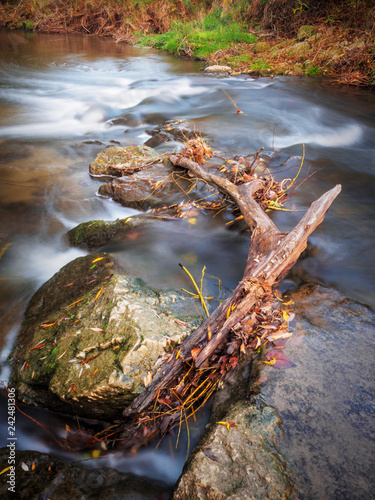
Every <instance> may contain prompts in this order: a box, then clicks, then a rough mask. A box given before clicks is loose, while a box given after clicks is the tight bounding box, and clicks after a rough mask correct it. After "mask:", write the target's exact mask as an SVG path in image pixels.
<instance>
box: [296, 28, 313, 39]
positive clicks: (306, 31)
mask: <svg viewBox="0 0 375 500" xmlns="http://www.w3.org/2000/svg"><path fill="white" fill-rule="evenodd" d="M315 34H316V27H315V26H310V25H304V26H301V27H300V29H299V30H298V33H297V40H299V41H300V42H301V41H302V40H306V38H310V37H311V36H313V35H315Z"/></svg>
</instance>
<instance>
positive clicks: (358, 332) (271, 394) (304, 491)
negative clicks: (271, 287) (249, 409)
mask: <svg viewBox="0 0 375 500" xmlns="http://www.w3.org/2000/svg"><path fill="white" fill-rule="evenodd" d="M290 298H291V299H293V300H294V303H295V304H294V312H295V315H296V318H295V325H293V330H294V335H293V337H292V338H291V341H290V342H289V344H288V347H287V348H286V349H285V351H284V352H285V354H286V355H287V356H288V358H290V359H291V360H293V361H294V362H295V363H296V365H297V366H296V367H294V368H292V369H288V370H277V369H276V370H275V369H274V368H273V367H272V366H266V365H264V369H263V371H262V377H261V380H262V382H261V395H262V398H263V399H264V400H266V401H267V402H268V403H269V404H270V405H272V406H275V407H276V408H277V409H278V410H279V411H280V413H281V414H282V415H283V419H284V430H285V433H286V438H285V440H283V441H282V442H281V443H280V450H281V452H284V453H285V454H287V455H288V461H289V463H290V465H291V466H292V467H293V468H294V469H295V471H296V475H297V480H298V483H299V485H300V495H301V498H351V499H352V498H353V499H354V498H356V499H362V498H370V497H371V496H372V495H373V485H374V467H373V461H374V437H375V424H374V361H373V352H374V350H375V311H374V310H373V309H372V308H369V307H367V306H365V305H363V304H360V303H358V302H356V301H354V300H351V299H349V298H347V297H345V295H343V294H342V293H340V292H339V291H337V290H335V289H333V288H327V287H323V286H321V285H315V284H307V285H303V286H301V287H300V288H298V289H296V290H295V291H293V292H292V293H290Z"/></svg>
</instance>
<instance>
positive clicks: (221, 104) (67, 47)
mask: <svg viewBox="0 0 375 500" xmlns="http://www.w3.org/2000/svg"><path fill="white" fill-rule="evenodd" d="M0 43H1V47H2V50H1V55H0V169H1V184H0V219H1V224H0V248H4V247H5V245H7V244H10V243H11V246H9V247H8V248H7V249H6V251H5V252H4V255H3V256H2V258H1V261H0V280H1V281H0V287H1V288H0V315H1V319H2V326H3V328H2V337H1V339H0V342H2V343H3V344H4V346H5V348H4V349H3V351H2V354H1V361H2V362H4V360H5V359H6V357H7V355H8V354H9V350H10V348H11V345H12V342H13V341H14V338H15V335H16V333H17V329H18V327H19V324H20V321H21V320H22V313H23V311H24V309H25V307H26V304H27V300H28V299H29V297H30V296H31V294H32V293H33V292H34V291H35V290H36V289H37V288H38V287H39V286H40V285H41V284H42V283H44V282H45V281H46V280H47V279H49V278H50V277H51V276H52V275H53V274H54V273H55V272H57V271H58V270H59V269H60V268H61V267H62V266H63V265H64V264H65V263H67V262H69V261H71V260H72V259H74V258H75V257H77V256H79V255H83V254H84V252H83V251H81V250H77V249H72V248H68V247H67V246H66V245H65V244H64V242H63V236H64V234H65V233H66V232H67V230H69V229H70V228H72V227H74V226H76V225H77V224H78V223H80V222H83V221H87V220H91V219H105V220H114V219H116V218H118V217H127V216H128V215H130V214H132V213H134V211H133V210H131V209H127V208H124V207H121V206H119V205H116V204H115V203H113V202H111V201H109V200H106V199H103V198H100V197H98V196H97V190H98V187H99V183H98V181H96V180H94V179H91V178H90V176H89V174H88V167H89V164H90V162H91V161H92V160H93V159H94V157H95V155H96V153H97V152H99V151H101V150H103V149H104V148H105V147H107V146H109V145H111V144H121V145H122V146H130V145H135V144H139V143H143V142H144V141H145V140H147V138H148V137H149V135H148V134H147V132H146V131H147V130H149V129H150V128H151V129H152V128H153V127H154V126H156V125H157V124H159V123H160V122H162V121H163V120H170V119H173V120H186V122H187V126H188V127H190V128H195V129H196V130H197V131H200V132H201V133H202V134H203V135H204V136H207V137H208V138H210V145H211V146H212V147H213V148H216V149H218V150H220V151H221V154H222V155H223V156H225V157H227V158H230V157H231V156H233V155H236V154H237V155H244V154H248V153H249V152H255V151H257V150H258V149H260V148H261V147H264V148H265V151H268V152H273V153H274V156H273V159H272V160H271V162H270V168H271V169H272V170H274V171H277V172H280V174H278V175H280V176H287V177H293V176H294V175H296V172H297V170H298V167H299V165H300V162H301V155H302V151H303V146H302V145H303V144H305V149H306V157H305V160H304V169H303V173H302V174H301V176H300V178H299V179H298V181H300V180H301V181H302V180H303V179H305V178H307V180H306V181H305V182H304V183H303V184H302V185H301V186H300V187H299V189H298V194H297V195H296V196H295V197H294V198H292V200H291V203H290V205H289V206H291V205H292V204H294V205H295V208H296V209H297V210H303V209H306V208H307V207H308V206H309V205H310V203H311V202H312V201H314V199H316V198H317V197H318V196H319V195H321V194H322V193H323V192H324V191H325V190H327V189H329V188H331V187H333V186H334V185H335V184H336V183H341V184H342V185H343V191H342V193H341V194H340V196H339V197H338V198H337V200H336V201H335V202H334V204H333V205H332V207H331V209H330V211H329V212H328V214H327V216H326V218H325V220H324V223H323V224H322V225H321V226H319V228H318V229H317V230H316V231H315V232H314V233H313V235H312V236H311V238H310V241H311V243H312V244H313V246H314V248H315V252H314V255H313V257H310V258H308V259H305V260H304V261H301V263H299V264H298V265H297V266H296V269H295V270H294V272H293V274H292V276H291V280H289V281H288V282H286V284H285V286H284V287H285V288H287V287H288V286H293V285H294V284H298V283H299V282H300V281H301V280H303V279H308V280H311V281H317V282H321V283H323V284H326V285H333V286H335V287H336V288H337V289H339V290H340V291H342V292H343V293H344V294H345V295H347V296H349V297H351V298H353V299H355V300H358V301H360V302H362V303H365V304H368V305H371V306H374V305H375V287H374V282H375V262H374V252H373V248H374V245H375V241H374V240H375V231H374V212H375V210H374V208H375V204H374V196H373V186H374V185H375V183H374V176H375V155H374V150H375V139H374V137H375V136H374V125H375V95H374V94H371V93H370V92H367V91H365V90H356V89H346V88H340V87H333V86H330V85H328V84H327V83H325V82H322V81H321V80H313V79H311V80H309V79H303V80H301V79H292V78H277V79H274V80H271V79H259V80H253V79H251V78H248V77H236V78H227V77H224V78H217V77H212V76H207V75H204V74H202V72H201V69H202V64H200V63H198V62H194V61H187V60H182V59H177V58H174V57H171V56H168V55H165V54H158V53H155V52H154V51H152V50H148V49H144V48H137V47H126V46H124V45H119V44H115V43H114V42H113V41H110V40H106V39H100V38H91V37H80V36H73V35H69V36H68V35H63V34H62V35H60V34H59V35H57V34H44V35H39V34H38V35H35V34H25V33H21V32H7V31H2V32H0ZM224 91H225V92H224ZM226 93H227V94H228V95H229V96H230V98H231V99H232V100H233V101H234V102H235V103H236V105H237V106H238V107H239V108H240V109H241V110H242V111H243V113H242V114H237V113H236V107H235V106H234V105H233V102H232V101H231V100H230V99H229V98H228V96H227V94H226ZM120 117H121V118H123V120H122V122H121V123H122V124H121V125H120V124H114V122H113V121H114V120H115V119H116V118H120ZM175 146H176V144H170V145H168V144H167V145H163V146H161V147H160V148H159V149H160V150H163V151H165V150H168V149H169V150H171V149H173V148H174V147H175ZM293 157H295V158H293ZM284 163H285V165H283V164H284ZM283 170H286V172H285V173H281V171H283ZM313 173H314V174H313ZM311 174H313V175H311ZM310 175H311V176H310ZM309 176H310V177H309ZM297 183H298V182H297ZM302 214H303V212H300V211H296V212H292V213H284V212H279V213H276V214H274V217H273V218H274V221H275V222H276V224H277V225H279V227H280V229H281V230H284V231H286V230H289V229H290V228H291V227H293V226H294V225H295V224H296V222H297V221H298V220H299V218H300V217H301V216H302ZM248 244H249V237H248V235H247V234H246V233H242V234H238V233H237V232H236V231H230V230H229V229H228V228H227V227H225V226H224V225H223V222H222V220H219V219H218V218H216V219H211V218H202V219H201V220H199V224H196V225H186V224H184V225H179V224H176V223H171V224H169V223H166V224H165V225H158V226H157V229H155V227H154V226H153V227H152V228H150V229H146V230H145V231H144V232H142V234H140V235H139V237H138V239H137V240H131V241H129V240H127V239H126V238H124V240H123V241H117V242H116V244H115V245H112V246H108V247H107V248H106V250H108V251H110V252H111V253H112V254H113V255H114V257H115V258H116V260H118V261H119V262H120V263H121V264H122V265H123V266H124V267H125V268H126V269H127V270H128V272H129V273H130V274H132V275H135V276H139V277H141V278H142V279H143V280H144V281H145V282H146V283H148V284H150V285H153V286H159V287H163V288H171V287H176V288H180V287H181V286H184V287H185V288H186V286H188V285H189V284H188V281H187V279H186V277H185V276H184V275H183V273H182V272H181V270H180V268H179V266H178V263H179V262H183V263H184V264H186V265H187V266H188V267H189V270H190V271H191V272H193V273H194V274H195V275H197V276H200V272H201V270H202V268H203V266H204V265H205V266H206V267H207V272H208V273H210V274H212V275H214V276H218V277H220V279H221V280H222V282H223V284H224V285H225V286H226V287H227V288H233V287H234V286H235V285H236V284H237V282H238V280H239V279H240V278H241V277H242V273H243V269H244V264H245V260H246V255H247V250H248ZM207 286H208V288H209V290H210V291H211V292H213V293H214V292H215V290H216V287H217V281H215V280H212V282H208V284H207ZM356 342H357V343H359V346H360V347H361V346H362V342H363V343H364V342H365V340H364V339H361V338H359V339H358V338H357V339H356ZM363 345H365V344H363ZM330 349H332V356H333V357H334V356H335V355H336V354H337V353H335V345H334V344H333V345H330ZM347 356H349V357H351V358H352V362H353V364H356V362H357V359H356V351H355V350H354V351H349V352H348V353H347ZM370 369H371V367H370V366H369V365H366V366H358V369H357V370H354V372H353V375H352V376H353V377H356V376H357V377H361V371H363V370H370ZM315 370H319V365H318V366H317V367H315ZM2 377H3V378H5V379H6V377H7V371H6V367H5V369H4V371H3V375H2ZM314 380H315V379H314V378H313V377H312V380H311V384H314V383H315V381H314ZM296 383H298V380H297V381H296ZM305 383H306V381H305ZM338 383H339V384H340V383H341V384H343V388H344V387H345V383H346V382H345V378H344V377H343V378H342V379H341V380H339V381H338ZM326 390H327V391H328V393H327V397H330V392H329V388H327V389H326ZM300 391H301V394H304V389H303V387H302V386H301V388H300ZM331 396H332V398H334V397H335V395H334V393H332V394H331ZM306 397H307V396H306ZM358 404H359V405H360V404H361V399H359V403H358ZM339 408H340V405H339ZM318 418H319V417H318ZM321 418H323V417H321ZM292 420H293V419H291V422H290V428H291V429H293V425H294V423H293V421H292ZM19 422H20V423H19V428H18V432H19V434H20V435H25V434H22V433H23V432H24V431H23V429H22V427H21V419H20V420H19ZM295 428H296V429H297V424H295ZM288 429H289V428H288ZM25 432H26V431H25ZM288 432H289V431H288ZM291 432H293V431H291ZM306 432H307V437H306V438H305V439H306V440H305V442H304V441H303V439H302V440H301V441H300V442H299V444H298V446H300V447H301V449H302V448H304V447H305V445H306V443H307V442H309V443H310V441H309V440H311V439H313V436H311V435H310V434H309V430H308V429H306ZM331 432H332V436H333V438H332V441H333V445H332V448H331V451H325V452H324V453H331V457H329V458H330V463H332V461H333V462H334V463H335V456H336V454H337V449H335V442H336V441H335V432H336V431H335V424H334V422H332V426H331ZM340 439H341V438H340ZM347 439H348V440H350V439H351V437H350V436H347ZM286 440H288V436H287V437H286ZM25 442H26V441H25ZM290 443H293V446H296V443H295V440H294V441H293V439H291V440H290ZM287 444H288V441H286V444H284V445H286V447H287ZM45 446H46V445H45V444H44V443H43V442H42V440H41V439H40V438H38V437H37V436H36V437H35V439H32V440H31V441H30V440H28V441H27V447H29V448H30V447H35V449H41V448H43V449H45ZM24 447H25V446H24ZM167 456H168V455H167ZM184 457H185V451H184V452H182V454H181V457H180V459H179V462H178V466H177V467H175V468H174V469H173V470H174V472H173V474H172V475H171V477H168V481H170V482H172V483H173V482H174V481H175V480H176V479H177V477H178V475H179V471H180V470H181V467H182V463H183V459H184ZM355 458H356V459H357V460H358V461H359V462H360V461H361V460H368V453H367V452H366V454H364V453H362V451H361V448H359V449H358V451H357V455H356V457H355ZM309 459H310V460H311V463H312V464H314V461H316V460H317V457H316V455H315V452H314V453H311V455H310V457H309ZM166 460H170V463H174V464H175V463H176V460H175V459H172V460H171V458H169V459H168V458H166ZM151 461H152V460H151ZM117 465H118V466H120V467H121V465H119V464H118V463H117ZM337 467H338V468H339V470H340V474H342V475H343V476H344V475H345V474H347V471H346V470H345V467H346V465H345V464H343V463H341V461H337ZM347 467H350V464H349V465H348V466H347ZM164 469H168V467H164ZM169 470H172V468H169ZM302 473H303V472H302ZM301 482H302V483H303V478H302V479H301ZM306 488H307V487H306ZM327 488H328V489H327V491H328V495H330V496H328V497H330V498H335V496H334V491H335V489H334V488H335V486H334V484H333V483H332V490H331V491H330V490H329V485H328V486H327ZM348 488H349V486H348ZM311 491H314V490H313V489H307V490H306V492H305V495H306V498H309V494H311ZM309 492H310V493H309ZM346 494H347V498H350V496H351V492H350V490H348V491H347V492H346ZM328 497H327V498H328Z"/></svg>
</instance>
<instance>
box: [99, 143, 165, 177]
mask: <svg viewBox="0 0 375 500" xmlns="http://www.w3.org/2000/svg"><path fill="white" fill-rule="evenodd" d="M158 158H159V155H158V153H157V152H156V151H154V150H153V149H152V148H150V147H148V146H145V145H139V146H129V147H125V148H123V147H118V146H110V147H109V148H107V149H105V150H104V151H101V152H100V153H98V154H97V156H96V158H95V160H94V161H93V162H92V163H91V164H90V174H91V175H94V176H95V175H107V176H115V177H122V176H124V175H130V174H133V173H134V172H138V171H139V170H141V169H142V168H143V167H144V166H145V165H148V164H151V163H152V162H154V161H157V159H158Z"/></svg>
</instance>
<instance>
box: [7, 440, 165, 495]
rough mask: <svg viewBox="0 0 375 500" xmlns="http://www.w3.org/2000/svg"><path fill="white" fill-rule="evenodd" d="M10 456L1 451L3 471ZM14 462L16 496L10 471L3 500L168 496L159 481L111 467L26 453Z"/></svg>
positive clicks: (32, 452)
mask: <svg viewBox="0 0 375 500" xmlns="http://www.w3.org/2000/svg"><path fill="white" fill-rule="evenodd" d="M9 453H10V452H9V448H0V470H4V469H6V468H7V467H9V462H8V459H9V456H10V455H9ZM12 458H13V456H12ZM14 460H15V464H14V467H15V469H14V472H15V478H16V481H15V483H16V484H15V492H12V491H9V489H8V488H9V486H10V485H9V484H8V483H7V481H9V480H10V476H8V475H7V474H9V471H7V472H4V473H3V474H1V475H0V496H1V498H2V499H3V500H8V499H9V500H14V499H15V498H17V499H19V500H31V499H40V500H42V499H43V500H47V499H48V498H51V499H53V500H66V499H67V498H69V499H71V500H83V499H85V500H90V499H91V500H96V499H97V498H103V499H104V498H113V499H116V500H154V499H155V498H159V499H160V500H167V498H168V496H169V495H168V490H167V487H166V486H165V485H164V484H162V483H161V482H159V481H150V480H147V479H145V478H144V477H142V478H141V477H137V476H135V475H133V474H129V473H123V472H118V471H117V470H115V469H111V468H109V467H99V468H95V469H92V468H89V469H88V468H83V467H79V466H77V465H74V464H71V463H66V462H63V461H62V460H60V459H59V458H57V457H54V456H52V455H48V454H47V453H39V452H37V451H27V450H26V451H19V450H16V451H15V456H14ZM33 464H34V466H35V468H34V469H33ZM26 468H28V470H25V469H26Z"/></svg>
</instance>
